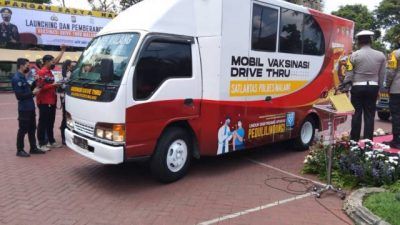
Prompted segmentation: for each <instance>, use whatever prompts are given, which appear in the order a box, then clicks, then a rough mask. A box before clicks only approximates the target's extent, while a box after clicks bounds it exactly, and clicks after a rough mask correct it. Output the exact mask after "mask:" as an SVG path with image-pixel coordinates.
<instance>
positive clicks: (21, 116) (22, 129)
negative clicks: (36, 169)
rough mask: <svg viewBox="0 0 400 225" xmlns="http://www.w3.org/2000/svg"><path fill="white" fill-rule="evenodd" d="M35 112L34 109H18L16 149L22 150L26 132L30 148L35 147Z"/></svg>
mask: <svg viewBox="0 0 400 225" xmlns="http://www.w3.org/2000/svg"><path fill="white" fill-rule="evenodd" d="M35 117H36V114H35V111H18V126H19V128H18V133H17V151H22V150H24V138H25V134H27V133H28V138H29V145H30V146H31V150H33V149H36V137H35V131H36V119H35Z"/></svg>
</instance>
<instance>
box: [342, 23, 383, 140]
mask: <svg viewBox="0 0 400 225" xmlns="http://www.w3.org/2000/svg"><path fill="white" fill-rule="evenodd" d="M373 36H374V32H372V31H366V30H364V31H361V32H359V33H358V34H357V35H356V38H357V44H358V47H359V48H360V49H359V50H358V51H356V52H354V53H352V54H351V56H350V60H349V62H348V64H349V65H347V70H348V71H347V73H346V77H345V80H344V83H348V82H351V83H352V87H351V103H352V104H353V106H354V108H355V113H354V115H353V118H352V121H351V133H350V136H351V139H352V140H354V141H359V140H360V132H361V118H362V116H363V115H364V138H365V139H370V140H372V138H373V133H374V118H375V109H376V105H375V104H376V100H377V98H378V93H379V87H383V80H384V76H385V67H386V57H385V55H384V54H383V53H382V52H379V51H376V50H374V49H372V48H371V44H372V39H373Z"/></svg>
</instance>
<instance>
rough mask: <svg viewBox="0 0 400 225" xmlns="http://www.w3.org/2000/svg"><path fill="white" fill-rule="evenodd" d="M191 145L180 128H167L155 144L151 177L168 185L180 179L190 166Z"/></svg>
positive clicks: (185, 133)
mask: <svg viewBox="0 0 400 225" xmlns="http://www.w3.org/2000/svg"><path fill="white" fill-rule="evenodd" d="M191 150H192V144H191V141H190V138H189V136H188V135H187V132H185V130H184V129H182V128H177V127H173V128H168V129H167V130H166V131H165V132H164V133H163V135H162V136H161V138H160V139H159V142H158V144H157V147H156V150H155V152H154V155H153V157H152V159H151V162H150V168H151V171H152V173H153V175H154V176H155V177H156V178H157V179H158V180H159V181H161V182H164V183H170V182H174V181H176V180H178V179H180V178H182V177H183V176H184V175H185V174H186V172H187V170H188V168H189V165H190V160H191V156H192V154H191Z"/></svg>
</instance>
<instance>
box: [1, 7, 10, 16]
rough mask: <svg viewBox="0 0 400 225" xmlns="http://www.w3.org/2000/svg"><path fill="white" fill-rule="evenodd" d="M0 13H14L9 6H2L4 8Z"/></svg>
mask: <svg viewBox="0 0 400 225" xmlns="http://www.w3.org/2000/svg"><path fill="white" fill-rule="evenodd" d="M0 13H1V14H9V15H12V11H11V9H9V8H2V9H1V10H0Z"/></svg>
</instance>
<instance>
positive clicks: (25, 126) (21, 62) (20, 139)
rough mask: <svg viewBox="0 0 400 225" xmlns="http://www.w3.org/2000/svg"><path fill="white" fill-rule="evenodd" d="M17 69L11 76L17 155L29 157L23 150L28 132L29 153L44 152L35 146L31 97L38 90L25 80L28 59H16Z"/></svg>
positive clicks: (33, 109) (34, 125)
mask: <svg viewBox="0 0 400 225" xmlns="http://www.w3.org/2000/svg"><path fill="white" fill-rule="evenodd" d="M17 68H18V71H17V73H15V75H14V77H13V78H12V81H11V83H12V87H13V90H14V93H15V96H16V97H17V100H18V122H19V123H18V125H19V129H18V134H17V156H20V157H29V156H30V155H29V154H28V153H26V152H25V151H24V137H25V134H26V133H28V137H29V144H30V147H31V150H30V154H44V152H43V151H41V150H39V149H38V148H37V147H36V137H35V131H36V119H35V116H36V114H35V103H34V101H33V97H34V96H35V94H36V93H38V92H39V91H40V89H39V88H35V89H34V90H33V91H32V90H31V87H30V85H29V83H28V81H27V80H26V77H25V76H26V75H27V74H28V72H29V61H28V59H24V58H19V59H17Z"/></svg>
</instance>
